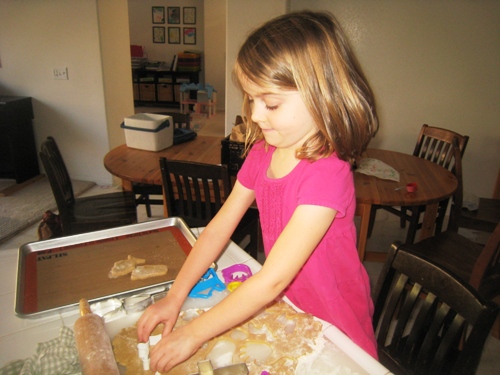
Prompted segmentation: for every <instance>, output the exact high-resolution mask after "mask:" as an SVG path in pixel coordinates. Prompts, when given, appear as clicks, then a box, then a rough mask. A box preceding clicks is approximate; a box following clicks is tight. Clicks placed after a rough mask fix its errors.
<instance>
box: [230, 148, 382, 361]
mask: <svg viewBox="0 0 500 375" xmlns="http://www.w3.org/2000/svg"><path fill="white" fill-rule="evenodd" d="M274 150H275V148H274V147H271V146H269V147H268V152H266V150H265V148H264V143H263V142H260V143H257V144H255V145H254V146H253V148H252V150H251V151H250V153H249V154H248V156H247V158H246V160H245V162H244V163H243V166H242V168H241V170H240V171H239V173H238V181H239V182H240V183H241V184H242V185H243V186H245V187H246V188H249V189H252V190H254V191H255V197H256V201H257V206H258V208H259V214H260V221H261V227H262V237H263V242H264V249H265V253H266V255H268V254H269V251H270V250H271V249H272V247H273V245H274V243H275V242H276V240H277V238H278V237H279V235H280V234H281V232H282V231H283V229H284V228H285V226H286V224H287V223H288V221H289V220H290V218H291V216H292V214H293V212H294V211H295V209H296V208H297V207H298V206H299V205H318V206H324V207H330V208H333V209H335V210H337V215H336V216H335V220H334V221H333V223H332V225H331V226H330V228H329V229H328V231H327V232H326V234H325V236H324V237H323V239H322V240H321V242H320V243H319V244H318V246H317V247H316V249H315V250H314V252H313V253H312V255H311V256H310V258H309V259H308V260H307V262H306V264H305V265H304V266H303V268H302V270H301V271H300V272H299V273H298V274H297V276H296V277H295V279H294V280H293V281H292V283H291V284H290V285H289V286H288V287H287V288H286V290H285V295H286V296H287V297H288V298H289V299H290V300H291V301H292V302H293V303H294V304H295V305H296V306H298V307H299V308H300V309H302V310H304V311H305V312H308V313H310V314H312V315H314V316H317V317H318V318H321V319H323V320H325V321H327V322H329V323H331V324H333V325H335V326H336V327H337V328H339V329H341V330H342V331H343V332H344V333H345V334H346V335H348V336H349V337H350V338H351V339H352V340H353V341H354V342H355V343H356V344H358V345H359V346H360V347H361V348H363V349H364V350H365V351H366V352H368V353H369V354H370V355H372V356H373V357H375V358H377V350H376V341H375V336H374V333H373V328H372V314H373V302H372V299H371V297H370V282H369V278H368V275H367V273H366V270H365V268H364V267H363V264H362V263H361V262H360V260H359V257H358V252H357V249H356V227H355V226H354V221H353V219H354V211H355V209H356V196H355V191H354V180H353V174H352V171H351V166H350V165H349V163H347V162H345V161H342V160H340V159H339V158H338V157H337V156H336V154H334V155H332V156H330V157H328V158H322V159H319V160H317V161H315V162H313V163H311V162H309V161H307V160H301V161H300V162H299V164H298V165H297V166H296V167H295V168H294V169H293V171H292V172H290V173H289V174H288V175H286V176H285V177H283V178H278V179H272V178H269V177H267V170H268V168H269V165H270V163H271V157H272V154H273V152H274ZM283 261H286V259H284V260H283Z"/></svg>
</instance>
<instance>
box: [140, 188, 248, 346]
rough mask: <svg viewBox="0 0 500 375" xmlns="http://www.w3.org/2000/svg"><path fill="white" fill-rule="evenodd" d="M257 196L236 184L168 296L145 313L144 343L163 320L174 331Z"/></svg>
mask: <svg viewBox="0 0 500 375" xmlns="http://www.w3.org/2000/svg"><path fill="white" fill-rule="evenodd" d="M254 199H255V195H254V193H253V190H250V189H246V188H244V187H243V186H242V185H241V184H239V183H238V182H237V183H236V184H235V187H234V188H233V190H232V192H231V194H230V195H229V197H228V198H227V200H226V202H225V203H224V205H223V206H222V207H221V209H220V210H219V212H218V213H217V214H216V216H215V217H214V218H213V219H212V220H211V221H210V223H209V224H208V225H207V227H206V228H205V229H204V230H203V232H202V233H201V235H200V236H199V238H198V239H197V241H196V243H195V244H194V246H193V248H192V249H191V252H190V253H189V256H188V257H187V259H186V261H185V262H184V264H183V266H182V268H181V270H180V271H179V274H178V275H177V277H176V280H175V282H174V284H173V285H172V288H171V289H170V290H169V292H168V294H167V296H166V297H165V298H163V299H162V300H161V301H159V302H158V303H155V304H153V305H151V306H150V307H149V308H148V309H147V310H146V311H145V312H144V313H143V314H142V316H141V318H140V319H139V321H138V323H137V328H138V330H137V334H138V339H139V341H140V342H146V341H147V340H148V339H149V335H150V334H151V332H152V331H153V329H154V328H155V327H156V326H157V325H158V324H159V323H164V324H165V328H164V334H166V333H168V332H170V331H171V330H172V327H173V325H174V324H175V322H176V320H177V317H178V314H179V311H180V308H181V307H182V304H183V303H184V300H185V299H186V297H187V295H188V293H189V292H190V290H191V289H192V288H193V286H194V285H195V284H196V283H197V282H198V281H199V280H200V278H201V276H203V274H204V273H205V272H206V271H207V269H208V268H209V267H210V265H211V264H212V263H213V262H214V261H215V259H217V257H218V256H219V255H220V253H221V251H222V250H223V249H224V247H225V246H226V244H227V242H228V241H229V238H230V237H231V235H232V233H233V232H234V230H235V228H236V226H237V225H238V223H239V221H240V220H241V218H242V217H243V215H244V214H245V212H246V210H247V209H248V207H250V205H251V204H252V203H253V201H254Z"/></svg>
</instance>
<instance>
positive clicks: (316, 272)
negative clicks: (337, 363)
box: [138, 11, 378, 372]
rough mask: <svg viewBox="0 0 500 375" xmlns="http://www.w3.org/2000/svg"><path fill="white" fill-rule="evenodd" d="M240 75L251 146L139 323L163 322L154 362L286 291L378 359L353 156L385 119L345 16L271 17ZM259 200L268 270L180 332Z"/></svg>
mask: <svg viewBox="0 0 500 375" xmlns="http://www.w3.org/2000/svg"><path fill="white" fill-rule="evenodd" d="M234 75H235V78H236V80H237V82H238V84H239V86H240V88H241V89H242V91H243V96H244V99H243V114H244V115H245V116H246V119H247V127H248V132H247V139H246V148H247V153H248V154H247V157H246V160H245V162H244V164H243V166H242V168H241V170H240V171H239V174H238V180H237V182H236V184H235V186H234V188H233V190H232V193H231V195H230V196H229V197H228V199H227V200H226V203H225V204H224V206H223V207H222V208H221V210H220V211H219V212H218V214H217V215H216V216H215V217H214V218H213V220H212V221H211V222H210V223H209V224H208V225H207V227H206V228H205V230H204V231H203V233H202V234H201V235H200V237H199V239H198V241H197V242H196V244H195V245H194V246H193V249H192V251H191V253H190V255H189V256H188V258H187V260H186V262H185V264H184V266H183V268H182V269H181V271H180V273H179V275H178V277H177V279H176V281H175V283H174V284H173V286H172V288H171V290H170V291H169V293H168V295H167V296H166V298H164V299H163V300H162V301H160V302H159V303H156V304H154V305H152V306H150V307H149V308H148V309H147V310H146V311H145V313H144V314H143V315H142V317H141V318H140V320H139V322H138V337H139V340H140V341H142V342H146V341H147V340H148V338H149V334H150V333H151V331H152V330H153V329H154V328H155V327H156V325H157V324H158V323H164V324H165V329H164V331H163V338H162V339H161V341H160V342H159V344H157V345H156V346H155V347H154V348H153V349H152V350H151V362H150V366H151V369H153V370H157V371H161V372H165V371H168V370H169V369H171V368H172V367H173V366H175V365H176V364H178V363H180V362H182V361H184V360H186V359H187V358H189V357H190V356H191V355H192V354H193V353H194V352H195V351H196V350H197V349H198V348H199V347H200V346H201V345H202V344H203V343H204V342H206V341H207V340H209V339H211V338H212V337H214V336H216V335H218V334H220V333H222V332H224V331H226V330H228V329H230V328H232V327H234V326H235V325H237V324H239V323H241V322H243V321H244V320H246V319H247V318H249V317H251V316H252V315H254V314H255V313H256V312H258V311H259V310H261V309H262V308H263V307H264V306H265V305H267V304H269V303H270V302H272V301H273V300H274V299H276V298H277V297H279V296H280V295H282V294H284V295H286V296H288V297H289V298H290V300H291V301H292V302H293V303H294V304H295V305H296V306H298V307H299V308H301V309H302V310H304V311H305V312H308V313H310V314H313V315H315V316H317V317H319V318H321V319H324V320H326V321H328V322H330V323H332V324H334V325H335V326H337V327H338V328H339V329H341V330H342V331H343V332H345V333H346V334H347V335H348V336H349V337H350V338H351V339H352V340H353V341H354V342H355V343H357V344H358V345H359V346H361V347H362V348H363V349H364V350H366V351H367V352H368V353H370V354H371V355H372V356H374V357H375V358H376V357H377V351H376V342H375V337H374V333H373V328H372V320H371V317H372V311H373V304H372V301H371V298H370V286H369V279H368V276H367V274H366V272H365V269H364V267H363V265H362V264H361V262H360V260H359V258H358V254H357V250H356V229H355V226H354V222H353V218H354V211H355V205H356V198H355V192H354V182H353V175H352V164H353V162H354V160H355V158H356V157H357V156H359V155H360V154H361V153H362V152H363V151H364V149H365V148H366V146H367V145H368V142H369V141H370V139H371V138H372V137H373V135H374V134H375V132H376V130H377V128H378V123H377V117H376V113H375V105H374V99H373V96H372V93H371V90H370V88H369V86H368V84H367V82H366V80H365V78H364V76H363V74H362V72H361V69H360V68H359V66H358V63H357V62H356V60H355V58H354V56H353V54H352V52H351V50H350V47H349V46H348V43H347V40H346V38H345V36H344V34H343V32H342V31H341V29H340V27H339V24H338V22H337V21H336V20H335V18H334V17H333V16H332V15H330V14H328V13H313V12H309V11H303V12H298V13H291V14H286V15H283V16H280V17H278V18H276V19H274V20H271V21H269V22H268V23H266V24H264V25H263V26H262V27H260V28H259V29H257V30H256V31H254V32H253V33H252V34H251V35H250V36H249V37H248V39H247V40H246V42H245V43H244V45H243V46H242V48H241V50H240V52H239V54H238V57H237V61H236V65H235V70H234ZM250 147H251V149H250ZM254 199H255V200H256V201H257V206H258V208H259V214H260V219H261V225H262V234H263V240H264V249H265V253H266V256H267V259H266V262H265V264H264V266H263V267H262V270H261V271H260V272H258V273H257V274H255V275H254V276H253V277H251V278H249V279H248V280H247V281H245V282H244V283H243V284H242V285H241V286H240V287H238V288H237V289H236V290H235V291H234V292H232V293H231V294H230V295H229V296H228V297H227V298H225V299H224V300H223V301H222V302H220V303H219V304H218V305H216V306H215V307H213V308H212V309H210V310H209V311H208V312H206V313H205V314H203V315H201V316H200V317H198V318H197V319H194V320H193V321H191V322H190V323H189V324H188V325H186V326H184V327H182V328H180V329H176V330H175V331H172V327H173V325H174V324H175V321H176V319H177V317H178V314H179V310H180V308H181V306H182V303H183V301H184V299H185V298H186V296H187V294H188V293H189V291H190V290H191V288H192V287H193V286H194V285H195V284H196V282H197V281H198V280H199V279H200V277H201V276H202V275H203V274H204V273H205V272H206V270H207V269H208V267H209V266H210V264H211V263H212V262H213V261H214V260H215V259H216V258H217V257H218V256H219V254H220V252H221V251H222V249H223V248H224V246H225V245H226V243H227V241H228V240H229V238H230V236H231V234H232V232H233V230H234V229H235V227H236V225H237V224H238V221H239V220H240V219H241V217H242V216H243V214H244V213H245V212H246V210H247V209H248V207H249V206H250V205H251V204H252V203H253V201H254Z"/></svg>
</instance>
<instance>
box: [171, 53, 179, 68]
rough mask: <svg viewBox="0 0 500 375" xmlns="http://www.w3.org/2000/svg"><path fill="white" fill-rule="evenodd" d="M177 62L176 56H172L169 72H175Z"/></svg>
mask: <svg viewBox="0 0 500 375" xmlns="http://www.w3.org/2000/svg"><path fill="white" fill-rule="evenodd" d="M177 60H178V57H177V55H174V57H173V58H172V64H170V71H171V72H175V71H176V70H177Z"/></svg>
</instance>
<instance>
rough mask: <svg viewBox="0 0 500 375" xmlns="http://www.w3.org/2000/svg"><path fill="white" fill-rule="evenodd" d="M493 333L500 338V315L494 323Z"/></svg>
mask: <svg viewBox="0 0 500 375" xmlns="http://www.w3.org/2000/svg"><path fill="white" fill-rule="evenodd" d="M491 335H492V336H493V337H494V338H496V339H497V340H500V316H497V319H496V320H495V323H494V324H493V328H492V329H491Z"/></svg>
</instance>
